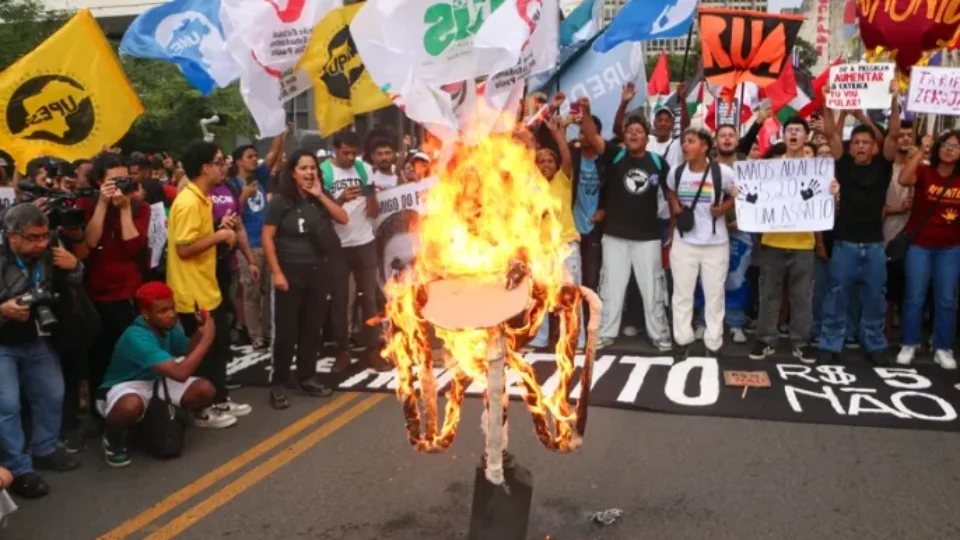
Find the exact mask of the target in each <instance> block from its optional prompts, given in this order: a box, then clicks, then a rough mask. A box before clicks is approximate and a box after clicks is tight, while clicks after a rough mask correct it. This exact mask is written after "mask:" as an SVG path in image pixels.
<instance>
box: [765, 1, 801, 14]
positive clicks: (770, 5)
mask: <svg viewBox="0 0 960 540" xmlns="http://www.w3.org/2000/svg"><path fill="white" fill-rule="evenodd" d="M802 2H803V0H768V1H767V10H768V11H771V12H774V13H779V12H780V10H781V9H783V8H795V7H800V4H801V3H802Z"/></svg>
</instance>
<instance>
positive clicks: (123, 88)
mask: <svg viewBox="0 0 960 540" xmlns="http://www.w3.org/2000/svg"><path fill="white" fill-rule="evenodd" d="M78 44H83V45H82V46H78ZM0 89H3V90H0V107H2V111H3V120H4V121H3V122H2V123H0V147H3V148H4V149H5V150H7V151H8V152H9V153H10V155H11V156H12V157H13V158H14V160H15V161H16V162H17V168H18V169H19V170H21V171H23V170H24V169H25V167H26V164H27V162H28V161H29V160H31V159H33V158H35V157H37V156H41V155H48V156H55V157H59V158H62V159H65V160H68V161H72V160H75V159H80V158H87V157H90V156H92V155H94V154H96V153H97V152H99V151H100V149H101V148H102V147H103V146H104V145H107V146H112V145H113V144H115V143H116V142H117V141H118V140H119V139H120V138H121V137H123V136H124V135H125V134H126V132H127V130H128V129H129V128H130V125H131V124H132V123H133V121H134V120H136V118H137V117H138V116H139V115H140V114H142V113H143V106H142V105H141V104H140V100H139V99H137V96H136V94H135V93H134V91H133V89H132V88H131V87H130V83H129V81H128V80H127V77H126V74H125V73H124V72H123V69H122V68H121V67H120V64H119V62H118V61H117V57H116V55H115V54H114V53H113V50H112V49H111V48H110V45H109V43H107V40H106V38H105V37H104V35H103V32H101V30H100V27H99V26H98V25H97V22H96V21H95V20H94V19H93V17H92V16H91V15H90V12H89V11H88V10H83V11H81V12H79V13H78V14H77V15H75V16H74V17H73V18H72V19H70V21H69V22H67V24H65V25H64V26H63V27H62V28H61V29H60V30H58V31H57V32H56V33H55V34H53V35H52V36H50V38H48V39H47V41H45V42H43V43H42V44H40V46H38V47H37V48H36V49H34V50H33V51H32V52H31V53H29V54H27V55H26V56H24V57H23V58H21V59H20V60H19V61H17V62H16V63H15V64H13V65H12V66H10V67H9V68H7V70H6V71H4V72H3V73H0Z"/></svg>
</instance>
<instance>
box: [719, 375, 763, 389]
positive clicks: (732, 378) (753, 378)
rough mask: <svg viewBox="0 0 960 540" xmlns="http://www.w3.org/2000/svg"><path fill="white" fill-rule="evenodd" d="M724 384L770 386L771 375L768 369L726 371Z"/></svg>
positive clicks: (756, 386) (755, 386)
mask: <svg viewBox="0 0 960 540" xmlns="http://www.w3.org/2000/svg"><path fill="white" fill-rule="evenodd" d="M723 384H725V385H727V386H736V387H741V386H746V387H753V388H770V375H768V374H767V372H766V371H724V372H723Z"/></svg>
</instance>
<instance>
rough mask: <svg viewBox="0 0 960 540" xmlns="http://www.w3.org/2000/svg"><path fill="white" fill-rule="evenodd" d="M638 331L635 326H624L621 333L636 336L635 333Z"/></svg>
mask: <svg viewBox="0 0 960 540" xmlns="http://www.w3.org/2000/svg"><path fill="white" fill-rule="evenodd" d="M639 333H640V330H638V329H637V327H636V326H624V327H623V335H625V336H627V337H637V334H639Z"/></svg>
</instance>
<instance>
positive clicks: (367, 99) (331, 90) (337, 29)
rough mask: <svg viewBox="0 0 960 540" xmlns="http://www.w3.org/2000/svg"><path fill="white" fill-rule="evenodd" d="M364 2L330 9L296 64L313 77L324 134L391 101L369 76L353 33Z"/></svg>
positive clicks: (321, 132)
mask: <svg viewBox="0 0 960 540" xmlns="http://www.w3.org/2000/svg"><path fill="white" fill-rule="evenodd" d="M362 6H363V3H362V2H361V3H359V4H352V5H349V6H345V7H341V8H337V9H334V10H332V11H330V13H328V14H327V16H326V17H324V18H323V20H321V21H320V23H319V24H317V26H316V27H314V29H313V34H312V36H311V37H310V43H309V44H308V45H307V49H306V51H304V53H303V56H302V57H300V62H299V63H298V64H297V68H302V69H305V70H306V71H307V73H309V74H310V79H311V80H312V81H313V95H314V108H315V109H316V114H317V123H318V124H320V134H321V135H323V136H324V137H326V136H327V135H330V134H331V133H334V132H336V131H339V130H341V129H343V128H345V127H347V126H349V125H350V124H351V123H352V122H353V117H354V115H357V114H363V113H368V112H371V111H375V110H377V109H382V108H384V107H387V106H389V105H390V104H391V101H390V98H389V97H388V96H387V95H386V94H385V93H384V92H383V91H382V90H380V87H379V86H377V83H375V82H373V79H371V78H370V73H368V72H367V68H366V67H365V66H364V65H363V61H362V60H361V59H360V54H359V53H358V52H357V47H356V45H354V43H353V38H352V37H351V36H350V22H351V21H352V20H353V17H354V16H355V15H356V14H357V11H358V10H359V9H360V8H361V7H362Z"/></svg>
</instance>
